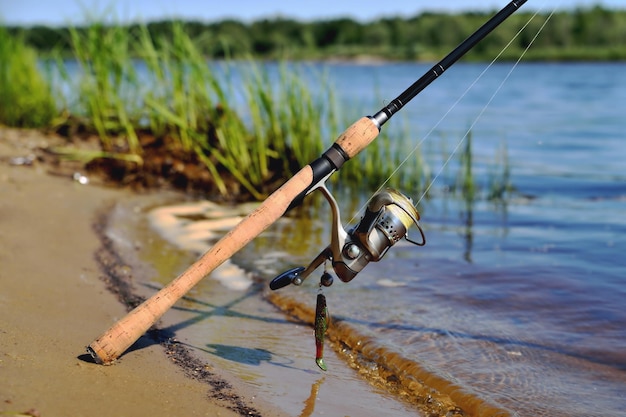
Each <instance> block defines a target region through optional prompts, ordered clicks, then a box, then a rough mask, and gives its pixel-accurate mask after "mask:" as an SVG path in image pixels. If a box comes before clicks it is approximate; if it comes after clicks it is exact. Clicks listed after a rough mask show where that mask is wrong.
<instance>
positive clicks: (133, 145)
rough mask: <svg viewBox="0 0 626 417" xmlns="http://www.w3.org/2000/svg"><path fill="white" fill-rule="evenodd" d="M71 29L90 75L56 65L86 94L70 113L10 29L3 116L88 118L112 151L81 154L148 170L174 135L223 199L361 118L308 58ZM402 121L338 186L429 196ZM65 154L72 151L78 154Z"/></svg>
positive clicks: (253, 189) (276, 177)
mask: <svg viewBox="0 0 626 417" xmlns="http://www.w3.org/2000/svg"><path fill="white" fill-rule="evenodd" d="M69 33H70V38H71V44H72V51H73V54H74V57H73V58H74V59H75V61H76V62H77V63H78V65H79V67H80V71H78V73H77V74H76V73H70V71H68V70H67V68H65V64H64V61H63V60H61V59H57V60H56V61H54V62H55V65H56V66H57V69H56V72H57V73H58V74H61V76H62V77H64V79H65V82H66V83H68V84H70V85H71V86H73V87H74V88H75V89H76V94H75V101H73V102H70V104H67V103H66V106H67V107H66V108H63V109H60V110H59V109H56V107H55V98H54V97H53V94H52V88H53V86H50V85H49V84H47V83H46V81H45V78H44V77H42V76H41V74H40V72H39V70H38V68H37V57H36V56H35V55H34V53H33V52H32V51H30V50H28V49H26V48H25V47H24V46H23V44H21V43H20V42H19V40H14V39H11V38H9V37H8V36H7V35H6V33H4V32H2V31H0V59H1V61H0V83H1V84H0V87H2V91H3V94H2V99H0V100H3V102H2V103H1V104H2V107H1V108H0V117H1V119H0V121H2V122H4V123H7V124H12V125H16V124H22V125H28V126H46V125H47V124H50V123H52V122H51V120H52V118H53V117H54V116H59V115H61V114H66V115H67V114H69V115H71V116H73V117H75V118H77V119H79V120H83V121H85V123H86V124H87V125H88V126H87V127H88V128H89V129H91V130H93V131H94V132H96V133H97V134H98V136H99V138H100V141H101V148H102V152H93V153H89V154H80V155H79V153H77V154H76V155H74V157H79V158H87V157H92V158H103V157H104V158H111V157H113V158H117V159H120V160H122V161H129V162H132V163H135V164H139V165H140V164H141V162H142V155H143V154H144V152H145V149H144V148H143V147H142V143H141V140H140V133H141V132H144V131H146V130H147V131H149V132H150V133H151V134H152V135H154V136H155V137H158V138H169V140H168V141H167V146H169V147H170V148H171V151H172V152H173V153H174V152H176V153H180V152H182V153H184V154H187V155H189V158H190V159H194V158H195V160H196V161H197V162H200V163H202V164H204V165H205V166H206V169H207V170H208V172H209V173H210V175H211V177H212V180H213V182H214V184H215V186H216V188H217V190H218V191H219V192H220V193H221V194H222V195H225V196H226V195H229V194H230V193H231V192H232V190H231V189H230V188H229V187H228V185H227V180H226V176H229V177H232V178H234V179H236V181H237V182H238V183H239V184H240V186H241V187H243V188H244V189H245V190H247V191H248V192H249V194H250V195H251V196H252V197H253V198H255V199H258V200H261V199H263V198H264V197H265V196H267V195H268V194H269V193H270V192H272V191H273V189H274V188H276V187H277V186H278V185H280V184H282V183H283V182H284V181H285V180H286V178H288V177H290V176H291V175H293V174H294V173H295V172H297V171H298V170H299V169H300V168H301V167H302V166H304V165H306V164H308V163H310V162H311V161H313V160H314V159H316V158H317V157H319V156H320V155H321V153H322V152H323V150H324V149H326V148H328V147H329V146H330V145H331V143H332V141H333V140H334V139H335V138H336V137H337V136H338V135H339V133H340V132H341V131H342V127H345V126H349V125H351V124H352V122H353V121H354V120H355V119H357V118H359V117H361V116H362V115H361V114H355V112H356V111H359V110H355V109H354V103H338V100H337V99H336V97H334V94H333V86H332V85H330V83H329V82H328V79H327V77H326V76H325V74H323V73H322V74H320V73H317V72H316V71H315V70H313V68H312V67H311V66H307V65H306V64H294V63H285V62H282V63H279V64H278V67H277V68H274V67H275V64H273V63H259V62H257V61H253V60H247V61H240V62H232V61H226V62H223V63H215V62H207V60H206V58H205V57H204V56H203V55H202V54H201V53H200V51H199V49H198V47H197V46H196V42H195V41H194V39H192V38H191V37H190V36H189V35H188V34H187V33H186V32H185V31H184V27H183V25H182V24H181V23H173V24H172V28H171V33H170V36H168V37H166V38H165V37H164V38H157V39H155V38H153V37H152V35H151V34H150V32H149V31H148V29H147V27H145V26H139V28H138V29H137V30H135V31H133V32H131V31H129V30H128V28H123V27H119V26H107V25H104V24H101V23H97V22H95V23H92V24H91V25H90V26H89V27H87V28H83V29H81V30H79V29H77V28H73V29H70V32H69ZM7 63H9V64H7ZM311 85H314V86H315V88H312V87H311ZM22 91H28V92H29V93H28V94H26V95H24V94H20V93H21V92H22ZM5 92H7V93H5ZM8 100H11V101H8ZM20 100H21V101H20ZM58 102H60V100H59V99H58V98H57V101H56V103H58ZM10 103H19V105H18V106H17V107H18V108H19V109H20V114H21V116H19V115H12V114H10V113H9V112H8V111H7V110H12V108H13V107H16V106H10V105H9V104H10ZM26 116H30V117H31V118H30V119H26V118H25V117H26ZM398 119H399V120H400V121H403V123H402V124H400V125H398V126H399V127H398V128H394V127H390V128H388V129H385V130H383V131H382V132H381V135H380V136H379V138H378V139H377V140H376V144H375V145H373V146H370V147H368V149H367V150H365V151H364V152H362V153H361V154H360V155H359V156H357V158H356V159H357V161H354V162H352V163H349V164H345V165H344V166H343V168H342V170H341V172H340V174H339V176H334V177H333V181H337V180H340V181H342V184H346V186H347V187H352V188H355V187H356V188H357V189H358V190H359V191H360V192H363V193H366V194H367V193H369V192H371V191H374V190H375V189H376V188H378V187H379V186H380V185H381V184H383V183H385V184H387V185H389V186H392V187H395V188H399V189H401V190H404V191H405V192H408V193H409V194H411V195H421V194H422V193H423V192H424V190H425V189H426V188H427V187H428V184H429V183H430V181H431V178H432V174H431V169H430V164H429V163H428V162H427V161H426V160H425V158H424V156H423V155H422V153H421V152H420V150H419V149H416V150H414V149H413V142H415V140H414V139H413V138H412V136H411V131H410V128H409V123H408V120H407V119H406V118H403V116H398ZM62 153H63V154H64V155H72V152H71V151H69V150H67V149H64V150H63V152H62ZM125 155H128V157H126V156H125ZM407 155H408V156H407ZM471 157H472V154H471V137H468V139H467V141H466V147H465V150H464V153H463V155H462V159H461V164H460V166H461V168H460V171H459V175H458V177H459V179H458V182H457V186H458V189H459V190H460V191H461V193H462V195H463V196H464V197H466V198H467V197H471V198H473V197H474V195H475V192H476V188H475V180H474V178H473V172H472V159H471ZM463 158H465V159H463ZM400 165H401V168H400V169H399V170H397V168H398V167H399V166H400ZM504 176H505V178H499V179H498V178H497V177H496V176H493V177H492V179H491V186H490V187H491V190H492V191H491V194H490V195H493V196H495V195H503V193H504V191H506V190H507V189H510V188H507V187H510V184H509V172H508V171H505V173H504ZM498 181H499V182H498ZM494 198H495V197H494Z"/></svg>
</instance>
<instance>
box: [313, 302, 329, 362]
mask: <svg viewBox="0 0 626 417" xmlns="http://www.w3.org/2000/svg"><path fill="white" fill-rule="evenodd" d="M326 329H328V308H327V307H326V297H325V296H324V294H317V303H316V304H315V363H316V364H317V366H319V367H320V369H321V370H322V371H325V370H326V369H327V368H326V363H324V335H325V333H326Z"/></svg>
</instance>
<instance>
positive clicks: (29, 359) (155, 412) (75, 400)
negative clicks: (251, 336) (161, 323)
mask: <svg viewBox="0 0 626 417" xmlns="http://www.w3.org/2000/svg"><path fill="white" fill-rule="evenodd" d="M51 140H52V141H54V140H58V138H57V139H55V138H54V137H52V138H49V137H46V136H43V135H42V134H41V133H39V132H36V131H32V130H16V129H7V128H2V127H0V224H1V227H0V288H1V290H0V376H1V377H0V415H1V416H21V415H30V416H43V417H48V416H70V415H71V416H101V417H104V416H147V415H149V416H153V417H156V416H172V415H178V416H236V415H278V414H280V413H278V412H275V410H272V409H271V407H270V406H268V405H267V404H263V403H262V402H260V400H258V399H255V398H253V397H252V396H251V395H249V394H247V393H246V392H245V390H242V389H241V388H240V387H237V386H236V385H233V384H232V383H231V382H232V381H230V380H229V379H228V375H227V374H226V372H224V373H222V372H221V371H220V370H219V369H213V367H212V366H211V364H203V365H202V366H203V369H202V370H199V371H200V372H198V374H201V375H202V377H201V378H199V377H195V378H194V377H192V376H193V375H188V374H189V371H188V370H185V369H184V368H181V367H180V366H177V365H176V364H175V360H176V359H175V358H173V357H172V356H171V355H170V354H168V352H167V349H165V348H164V347H163V346H162V345H161V344H159V343H158V342H156V341H154V340H153V339H151V337H150V336H144V337H143V338H142V339H140V340H139V341H138V342H137V344H136V345H134V347H133V348H131V349H133V350H134V351H133V354H132V355H126V356H123V357H122V358H121V360H120V361H119V363H117V364H115V365H113V366H101V365H96V364H94V363H93V362H92V360H91V358H90V357H89V356H88V355H86V351H85V346H86V345H87V344H89V343H90V342H91V341H92V340H93V339H94V338H95V337H97V336H98V335H99V334H101V333H102V332H103V331H104V330H106V328H107V327H108V326H110V325H111V324H112V323H114V322H115V321H116V320H117V319H119V318H121V317H122V316H124V315H125V313H126V307H125V306H124V305H123V304H122V303H120V301H119V300H118V298H116V296H115V295H114V294H113V293H111V292H110V291H109V290H107V286H106V283H105V280H103V276H104V273H103V271H102V269H101V267H100V266H99V264H98V262H97V261H96V258H95V254H96V252H97V251H98V250H100V249H101V242H100V240H99V239H98V236H97V233H96V231H95V229H94V221H95V220H96V218H97V213H98V212H99V211H101V210H103V209H105V208H106V207H107V205H110V204H111V203H112V202H115V201H118V200H120V199H124V198H125V197H127V196H129V195H130V193H131V192H130V191H128V190H122V189H116V188H111V187H105V186H102V185H98V184H96V183H95V182H96V181H91V182H90V183H89V184H88V185H83V184H81V183H79V182H78V181H76V180H74V179H73V178H72V175H71V173H67V172H60V173H57V174H56V175H55V174H51V172H50V171H51V170H52V171H54V167H50V166H49V165H47V164H44V163H42V162H41V161H39V160H38V158H36V157H35V158H32V157H30V155H37V154H38V152H39V149H41V147H45V146H47V143H48V142H49V141H51ZM20 158H22V159H20Z"/></svg>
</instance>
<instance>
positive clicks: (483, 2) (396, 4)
mask: <svg viewBox="0 0 626 417" xmlns="http://www.w3.org/2000/svg"><path fill="white" fill-rule="evenodd" d="M508 1H509V0H474V1H470V0H428V1H427V0H386V1H385V0H316V1H296V0H291V1H289V0H282V1H278V0H221V1H215V0H213V1H211V0H204V1H202V0H43V1H42V0H0V21H2V22H3V23H4V24H8V25H26V26H29V25H34V24H45V25H65V24H80V23H82V22H84V20H85V17H86V16H92V17H98V18H99V19H100V20H101V19H103V18H104V19H105V20H106V19H111V21H114V22H127V21H142V22H146V21H151V20H156V19H162V18H171V17H179V18H183V19H187V20H190V19H194V20H200V21H215V20H220V19H224V18H227V17H230V18H236V19H238V20H242V21H252V20H256V19H260V18H264V17H275V16H283V17H289V18H296V19H299V20H316V19H324V18H332V17H340V16H341V17H344V16H345V17H351V18H354V19H358V20H371V19H375V18H379V17H382V16H395V15H399V16H412V15H415V14H417V13H419V12H421V11H423V10H426V9H428V10H449V11H459V10H477V9H479V10H495V9H499V8H501V7H503V6H505V5H506V4H507V3H508ZM593 4H601V5H603V6H605V7H619V8H626V1H624V0H528V2H527V3H526V5H525V6H524V8H526V9H531V8H532V9H540V8H541V9H543V10H551V9H552V8H554V7H558V8H564V7H573V6H578V5H579V6H589V5H593Z"/></svg>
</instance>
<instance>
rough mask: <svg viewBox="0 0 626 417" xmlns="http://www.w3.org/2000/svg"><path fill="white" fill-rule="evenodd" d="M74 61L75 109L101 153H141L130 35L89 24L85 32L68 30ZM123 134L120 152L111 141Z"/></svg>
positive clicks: (118, 30) (74, 29) (120, 30)
mask: <svg viewBox="0 0 626 417" xmlns="http://www.w3.org/2000/svg"><path fill="white" fill-rule="evenodd" d="M70 38H71V44H72V52H73V54H74V58H75V59H76V61H77V62H78V64H79V65H80V68H81V74H80V76H79V81H78V106H79V108H80V109H81V110H82V111H83V112H84V116H85V117H86V118H87V119H88V120H89V121H90V122H91V123H92V124H93V127H94V128H95V130H96V132H97V133H98V135H99V136H100V140H101V143H102V147H103V150H104V151H107V152H108V151H128V152H130V153H132V154H140V153H141V146H140V145H139V140H138V137H137V134H136V131H135V125H136V121H137V120H136V119H135V118H134V117H133V116H134V112H133V109H132V105H133V102H132V97H134V94H135V93H136V91H137V79H136V74H135V70H134V67H133V65H132V56H131V51H130V49H129V44H130V42H129V33H128V31H127V30H126V29H124V28H122V27H119V26H105V25H104V24H102V23H92V24H91V25H90V26H89V27H88V28H87V30H86V31H79V30H77V29H76V28H70ZM119 135H124V138H123V145H124V146H122V147H121V149H116V148H119V146H116V145H119V144H118V143H116V141H115V140H114V138H116V137H118V136H119Z"/></svg>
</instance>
